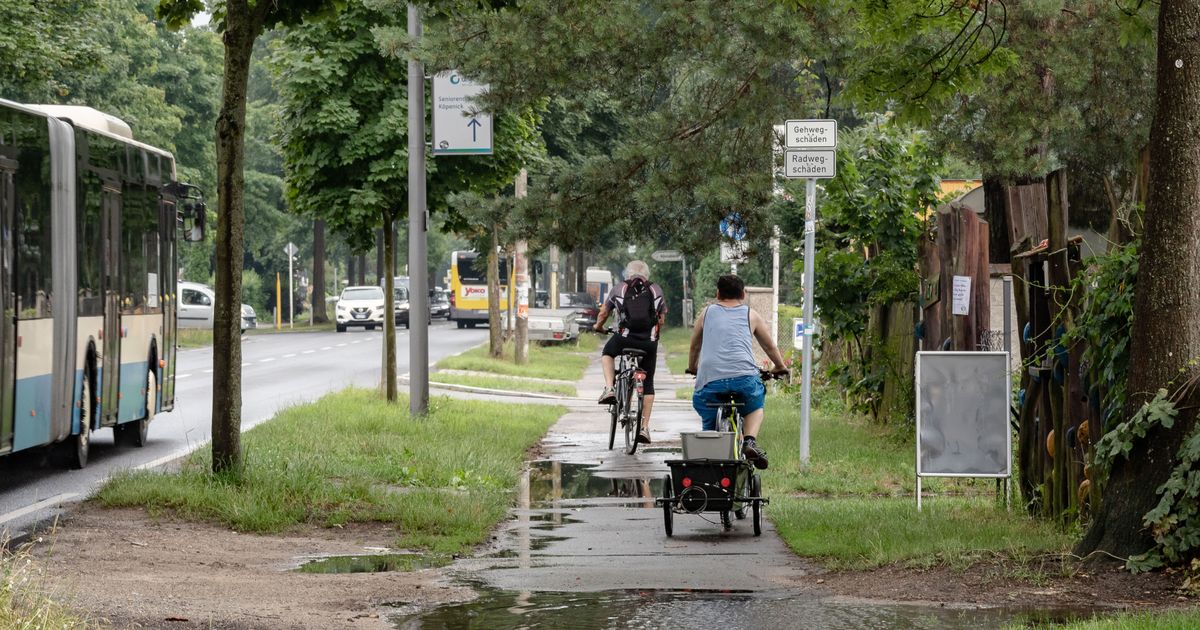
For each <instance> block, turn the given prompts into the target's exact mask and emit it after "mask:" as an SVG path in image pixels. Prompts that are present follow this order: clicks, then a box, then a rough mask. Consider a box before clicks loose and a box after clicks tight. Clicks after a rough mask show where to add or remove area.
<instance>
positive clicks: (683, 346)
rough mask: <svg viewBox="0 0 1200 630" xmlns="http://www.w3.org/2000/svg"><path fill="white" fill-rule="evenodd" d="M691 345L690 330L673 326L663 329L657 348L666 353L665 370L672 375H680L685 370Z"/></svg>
mask: <svg viewBox="0 0 1200 630" xmlns="http://www.w3.org/2000/svg"><path fill="white" fill-rule="evenodd" d="M691 343H692V329H691V328H682V327H678V326H673V327H671V328H664V329H663V331H662V336H661V337H659V339H658V347H659V349H660V350H662V351H663V352H665V353H666V357H667V369H669V370H671V373H672V374H680V375H682V374H683V373H684V371H685V370H687V363H688V348H689V346H691Z"/></svg>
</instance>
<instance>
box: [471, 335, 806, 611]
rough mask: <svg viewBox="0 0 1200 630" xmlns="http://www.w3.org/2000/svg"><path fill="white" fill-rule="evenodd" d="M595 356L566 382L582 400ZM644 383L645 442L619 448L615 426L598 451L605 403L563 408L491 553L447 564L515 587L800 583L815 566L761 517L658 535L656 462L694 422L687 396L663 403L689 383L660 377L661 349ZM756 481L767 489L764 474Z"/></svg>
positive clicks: (678, 523) (689, 519)
mask: <svg viewBox="0 0 1200 630" xmlns="http://www.w3.org/2000/svg"><path fill="white" fill-rule="evenodd" d="M598 358H599V357H598V355H596V356H593V360H592V363H591V365H590V366H589V368H588V370H587V372H586V374H585V375H584V378H583V380H582V381H580V382H579V383H578V385H577V389H578V391H579V395H580V396H582V397H592V398H593V399H594V398H595V397H598V396H599V394H600V387H601V384H602V377H601V372H600V365H599V360H598ZM656 381H658V382H657V383H656V388H657V390H658V392H657V397H656V403H655V408H654V415H653V421H652V423H651V429H652V434H651V437H652V439H653V441H654V443H653V444H651V445H650V446H649V447H648V448H647V447H646V446H645V445H643V446H642V447H640V448H639V450H638V452H637V453H636V454H635V455H626V454H625V453H624V452H623V451H622V450H621V446H623V435H622V434H621V433H618V434H617V438H616V439H617V448H615V449H614V450H611V451H610V450H608V431H609V422H610V421H609V416H608V413H607V408H606V407H602V406H600V405H596V407H595V408H594V409H589V408H583V409H580V408H579V407H573V409H572V411H570V412H569V413H567V414H566V415H564V416H563V417H562V418H560V419H559V421H558V422H557V423H556V424H555V425H554V426H553V427H551V429H550V431H549V432H548V434H547V435H546V436H545V438H544V439H543V441H542V444H541V449H540V454H539V459H538V460H535V461H533V462H531V463H530V466H529V467H528V469H527V471H526V473H525V474H524V475H523V477H522V484H521V489H520V493H519V500H518V505H517V507H516V508H514V509H513V510H512V512H511V514H510V518H509V520H508V521H506V522H505V524H504V525H503V527H502V528H501V530H500V532H499V533H498V534H497V536H496V540H495V542H494V544H493V545H492V548H491V549H489V550H487V551H485V552H484V553H483V554H482V555H481V556H478V557H476V558H472V559H468V560H463V561H460V562H459V563H457V564H456V565H455V567H454V569H453V570H452V571H453V572H454V573H457V574H459V575H464V576H465V577H470V578H472V579H473V580H477V581H481V582H482V583H484V584H487V585H490V586H493V587H497V588H501V589H507V590H516V591H602V590H615V589H656V590H659V589H662V590H683V589H702V590H708V589H713V590H728V589H736V590H748V591H777V590H780V589H790V588H796V587H801V588H803V586H804V582H808V584H811V582H812V580H811V579H810V580H803V578H804V576H806V575H809V574H811V573H812V572H814V571H816V570H817V569H816V567H814V566H813V565H812V564H810V563H808V562H806V561H804V560H802V559H800V558H797V557H796V556H795V555H793V554H792V553H791V552H790V551H789V550H788V549H787V548H786V546H785V545H784V544H783V542H782V541H781V540H780V539H779V537H778V535H776V533H775V529H774V527H773V526H772V525H771V524H770V523H769V521H768V520H767V519H766V518H765V517H764V521H763V534H762V536H761V537H757V538H756V537H755V536H754V535H753V531H752V527H751V523H750V520H749V518H747V519H746V520H742V521H735V523H734V528H733V530H732V531H729V532H725V531H723V530H722V528H721V525H720V522H719V518H718V515H717V514H715V513H712V514H704V515H703V516H704V517H705V518H706V519H708V520H705V518H701V517H700V516H694V515H686V514H677V515H675V536H674V537H673V538H668V537H667V536H666V534H665V532H664V529H663V513H662V510H661V509H660V508H656V507H654V497H656V496H660V495H661V493H662V485H661V483H662V481H661V480H662V479H663V478H664V477H665V476H666V475H667V474H668V468H667V466H666V464H664V463H663V462H664V460H667V459H678V458H679V457H680V454H679V448H680V442H679V432H680V431H690V430H696V429H698V424H699V418H698V417H697V416H696V415H695V413H694V412H693V411H692V409H691V405H690V401H682V400H677V399H676V398H675V389H676V387H684V388H690V387H691V379H690V378H680V377H676V376H674V375H671V374H670V373H669V372H668V370H667V367H666V365H665V364H664V363H663V362H662V357H661V355H660V363H659V366H658V372H657V376H656ZM766 446H767V447H768V448H769V447H770V445H766ZM763 477H764V494H765V495H767V496H770V492H771V484H770V470H768V471H766V473H765V474H764V476H763ZM766 509H767V510H768V511H769V509H770V508H769V506H768V507H767V508H766Z"/></svg>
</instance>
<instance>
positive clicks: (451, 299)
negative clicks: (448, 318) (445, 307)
mask: <svg viewBox="0 0 1200 630" xmlns="http://www.w3.org/2000/svg"><path fill="white" fill-rule="evenodd" d="M450 306H454V294H453V293H451V294H450Z"/></svg>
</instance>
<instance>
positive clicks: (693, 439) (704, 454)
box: [679, 431, 733, 459]
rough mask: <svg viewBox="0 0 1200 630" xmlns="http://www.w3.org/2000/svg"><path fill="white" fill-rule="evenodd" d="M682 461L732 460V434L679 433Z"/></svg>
mask: <svg viewBox="0 0 1200 630" xmlns="http://www.w3.org/2000/svg"><path fill="white" fill-rule="evenodd" d="M679 437H680V438H681V439H682V440H683V458H684V459H733V433H732V432H730V431H695V432H684V433H680V434H679Z"/></svg>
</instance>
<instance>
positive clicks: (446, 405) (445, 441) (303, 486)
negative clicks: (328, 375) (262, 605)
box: [96, 389, 565, 554]
mask: <svg viewBox="0 0 1200 630" xmlns="http://www.w3.org/2000/svg"><path fill="white" fill-rule="evenodd" d="M407 409H408V403H407V400H406V399H403V398H402V400H401V401H400V402H399V403H398V404H395V405H389V404H387V403H386V402H384V401H383V400H381V399H380V398H379V396H378V395H377V394H376V393H375V392H373V391H371V390H364V389H349V390H345V391H342V392H338V393H334V394H330V395H328V396H325V397H324V398H322V399H320V400H318V401H317V402H315V403H311V404H305V405H299V406H296V407H292V408H290V409H286V410H284V411H281V412H280V413H279V414H277V415H276V416H275V418H273V419H272V420H271V421H269V422H265V423H263V424H261V425H259V426H257V427H255V428H254V429H252V430H250V431H248V432H246V433H245V434H244V435H243V438H242V440H243V445H244V449H245V458H246V463H245V469H244V470H243V471H242V474H241V475H240V476H232V475H230V476H214V475H213V474H211V473H210V472H209V471H210V462H211V457H212V452H211V450H210V449H209V448H208V447H205V448H203V449H201V450H199V451H197V452H196V453H194V454H193V455H192V456H190V457H189V458H188V459H187V460H186V461H185V462H184V464H183V466H182V470H181V471H180V472H178V473H160V472H149V471H136V472H125V473H120V474H118V475H116V476H114V477H113V479H112V480H111V481H109V482H108V483H106V484H105V485H104V487H103V488H102V489H101V490H100V492H99V493H98V494H97V497H96V499H97V500H98V501H99V502H100V503H102V504H103V505H106V506H111V507H122V506H133V507H137V506H141V507H145V508H147V509H148V510H149V511H150V512H151V513H155V512H171V513H173V514H175V515H177V516H179V517H182V518H188V519H196V520H211V521H218V522H221V523H224V524H226V525H228V526H229V527H232V528H234V529H237V530H240V531H249V532H262V533H269V532H279V531H283V530H286V529H287V528H289V527H293V526H296V525H301V524H311V525H320V526H338V525H342V524H345V523H350V522H372V521H375V522H384V523H394V524H395V525H396V526H397V528H398V530H399V540H398V542H397V545H396V546H397V547H402V548H410V549H420V550H426V551H431V552H433V553H442V554H453V553H462V552H464V551H466V550H468V549H469V548H470V547H472V546H474V545H476V544H478V543H480V542H482V541H483V540H484V539H485V537H486V536H487V533H488V531H490V529H491V528H492V526H493V525H495V523H496V522H498V521H499V520H500V519H502V518H504V515H505V513H506V512H507V510H508V508H509V506H510V505H511V503H512V499H513V496H514V492H515V488H516V486H517V482H518V480H519V475H520V470H521V465H522V462H523V461H524V459H525V452H526V450H527V449H529V448H530V447H531V446H532V445H534V444H535V443H536V442H537V441H538V440H539V439H540V438H541V436H542V435H543V434H544V433H545V432H546V429H548V428H549V427H550V425H551V424H553V422H554V420H555V419H556V418H558V417H559V416H560V415H562V414H563V413H564V412H565V410H564V409H563V408H561V407H550V406H543V405H515V404H509V403H493V402H483V401H470V400H454V399H448V398H434V399H432V400H431V401H430V410H429V415H428V417H426V418H423V419H421V420H419V421H414V420H412V419H410V418H409V417H408V413H407Z"/></svg>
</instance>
